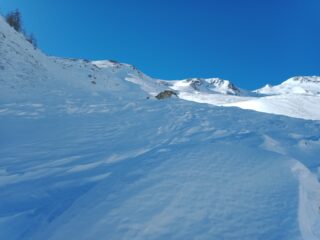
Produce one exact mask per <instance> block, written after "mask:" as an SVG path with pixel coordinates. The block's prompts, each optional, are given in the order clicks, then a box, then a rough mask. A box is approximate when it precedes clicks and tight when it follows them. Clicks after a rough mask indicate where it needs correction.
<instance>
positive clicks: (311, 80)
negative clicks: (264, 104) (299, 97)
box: [255, 76, 320, 95]
mask: <svg viewBox="0 0 320 240" xmlns="http://www.w3.org/2000/svg"><path fill="white" fill-rule="evenodd" d="M255 92H257V93H260V94H266V95H280V94H305V95H320V77H319V76H299V77H292V78H290V79H288V80H286V81H284V82H283V83H281V84H280V85H277V86H271V85H269V84H268V85H266V86H265V87H263V88H260V89H258V90H256V91H255Z"/></svg>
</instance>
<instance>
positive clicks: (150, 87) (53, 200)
mask: <svg viewBox="0 0 320 240" xmlns="http://www.w3.org/2000/svg"><path fill="white" fill-rule="evenodd" d="M0 56H1V58H0V146H1V147H0V239H5V240H7V239H8V240H9V239H10V240H20V239H21V240H43V239H46V240H47V239H48V240H70V239H71V240H73V239H76V240H82V239H83V240H84V239H90V240H91V239H97V240H100V239H101V240H104V239H108V240H109V239H110V240H111V239H112V240H117V239H128V240H140V239H150V240H152V239H157V240H159V239H183V240H186V239H208V240H214V239H217V240H220V239H243V240H246V239H248V240H249V239H250V240H252V239H267V240H269V239H273V240H281V239H285V240H287V239H288V240H295V239H297V240H298V239H302V240H314V239H320V184H319V178H320V169H319V166H320V159H319V156H320V121H318V120H319V119H320V113H319V104H316V102H317V101H318V100H319V92H318V90H317V87H318V86H319V85H318V82H317V81H318V80H317V79H318V78H316V77H310V78H299V79H300V80H303V81H307V80H308V81H309V82H308V83H306V84H305V83H303V84H300V83H298V82H299V81H300V80H299V81H298V80H297V82H296V80H295V79H293V80H289V83H290V82H292V83H290V84H289V85H290V86H289V87H288V86H286V84H285V83H286V82H285V83H283V84H282V85H280V86H276V87H269V89H268V90H266V89H265V88H264V89H260V90H257V91H256V92H249V91H245V90H242V89H239V88H237V87H235V86H234V85H233V84H231V83H230V82H227V81H224V80H221V79H216V78H213V79H189V80H182V81H162V80H155V79H152V78H150V77H148V76H146V75H145V74H143V73H142V72H140V71H139V70H137V69H136V68H134V67H133V66H131V65H127V64H121V63H117V62H114V61H95V62H90V61H86V60H76V59H62V58H56V57H48V56H46V55H45V54H43V53H42V52H41V51H39V50H36V49H34V48H33V47H32V46H31V45H30V44H29V43H28V42H27V41H25V39H24V37H23V36H22V35H20V34H18V33H16V32H15V31H14V30H13V29H12V28H10V27H9V26H8V25H7V24H6V23H5V22H4V20H3V19H2V18H1V17H0ZM310 81H311V82H312V83H310ZM293 85H297V86H298V87H301V88H302V89H304V90H305V91H302V90H301V89H300V90H301V91H300V90H299V91H298V90H294V91H291V90H290V89H293V88H295V86H293ZM167 89H171V90H174V91H177V94H178V97H173V98H171V99H165V100H157V99H155V98H154V96H155V95H157V94H158V93H159V92H161V91H163V90H167ZM295 89H297V88H295ZM186 100H191V101H186ZM198 102H200V103H198ZM201 103H209V104H201ZM213 105H219V106H213ZM226 105H228V106H229V105H235V106H240V107H243V108H248V109H254V110H257V111H265V112H270V113H275V114H280V115H288V116H293V117H295V118H291V117H287V116H280V115H275V114H267V113H261V112H256V111H249V110H243V109H240V108H235V107H222V106H226ZM306 119H314V120H306Z"/></svg>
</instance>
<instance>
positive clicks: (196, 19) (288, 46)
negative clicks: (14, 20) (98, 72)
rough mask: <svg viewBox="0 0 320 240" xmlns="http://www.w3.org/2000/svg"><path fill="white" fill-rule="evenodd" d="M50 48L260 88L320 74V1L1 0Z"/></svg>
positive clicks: (174, 75) (170, 75) (154, 71)
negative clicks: (18, 10)
mask: <svg viewBox="0 0 320 240" xmlns="http://www.w3.org/2000/svg"><path fill="white" fill-rule="evenodd" d="M15 8H19V9H20V10H21V12H22V16H23V20H24V25H25V28H26V29H27V31H28V32H34V33H35V35H36V37H37V39H38V43H39V47H40V48H41V49H42V50H43V51H44V52H46V53H48V54H50V55H57V56H63V57H77V58H87V59H114V60H118V61H121V62H127V63H130V64H133V65H135V66H137V67H138V68H139V69H140V70H142V71H143V72H145V73H147V74H148V75H151V76H153V77H157V78H162V79H182V78H188V77H221V78H225V79H229V80H231V81H233V82H234V83H235V84H236V85H238V86H240V87H242V88H247V89H254V88H258V87H261V86H262V85H264V84H266V83H271V84H278V83H280V82H282V81H283V80H285V79H287V78H289V77H291V76H294V75H320V1H319V0H0V9H1V12H2V13H6V12H8V11H9V10H13V9H15Z"/></svg>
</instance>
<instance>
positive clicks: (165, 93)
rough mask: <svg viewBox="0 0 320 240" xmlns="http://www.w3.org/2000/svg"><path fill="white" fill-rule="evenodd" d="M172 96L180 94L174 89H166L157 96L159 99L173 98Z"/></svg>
mask: <svg viewBox="0 0 320 240" xmlns="http://www.w3.org/2000/svg"><path fill="white" fill-rule="evenodd" d="M172 96H176V97H177V96H178V95H177V93H176V92H174V91H172V90H164V91H163V92H161V93H159V94H158V95H157V96H156V98H157V99H158V100H161V99H166V98H171V97H172Z"/></svg>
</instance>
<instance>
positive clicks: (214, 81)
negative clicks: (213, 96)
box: [171, 78, 241, 95]
mask: <svg viewBox="0 0 320 240" xmlns="http://www.w3.org/2000/svg"><path fill="white" fill-rule="evenodd" d="M171 88H172V89H174V90H177V91H184V92H185V91H197V92H205V93H220V94H227V95H239V94H241V90H240V89H239V88H237V87H236V86H235V85H234V84H233V83H231V82H230V81H228V80H223V79H221V78H206V79H204V78H190V79H185V80H181V81H172V86H171Z"/></svg>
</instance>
